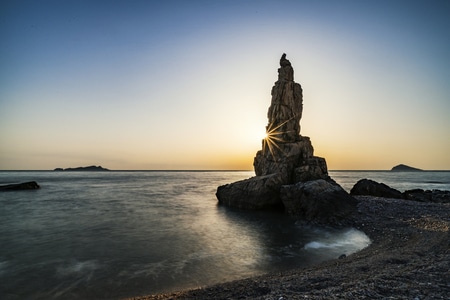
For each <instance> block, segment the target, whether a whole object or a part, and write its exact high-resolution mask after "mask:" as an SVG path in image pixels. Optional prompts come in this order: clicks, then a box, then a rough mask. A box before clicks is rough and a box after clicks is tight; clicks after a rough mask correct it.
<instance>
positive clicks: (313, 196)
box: [280, 179, 358, 223]
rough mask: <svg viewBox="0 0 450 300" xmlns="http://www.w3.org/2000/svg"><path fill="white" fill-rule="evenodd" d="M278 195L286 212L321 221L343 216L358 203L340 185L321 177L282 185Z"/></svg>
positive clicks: (331, 221)
mask: <svg viewBox="0 0 450 300" xmlns="http://www.w3.org/2000/svg"><path fill="white" fill-rule="evenodd" d="M280 197H281V201H282V202H283V204H284V207H285V210H286V212H287V213H288V214H290V215H294V216H299V217H301V218H302V219H303V220H306V221H315V222H323V223H333V222H335V221H337V220H339V219H342V218H345V217H346V216H348V215H349V214H351V213H352V212H354V211H355V210H356V205H357V203H358V201H357V200H356V199H355V198H353V197H352V196H350V195H349V194H348V193H347V192H346V191H345V190H344V189H343V188H342V187H341V186H339V185H337V184H335V183H333V182H331V181H326V180H323V179H318V180H312V181H307V182H299V183H296V184H292V185H283V186H282V187H281V190H280Z"/></svg>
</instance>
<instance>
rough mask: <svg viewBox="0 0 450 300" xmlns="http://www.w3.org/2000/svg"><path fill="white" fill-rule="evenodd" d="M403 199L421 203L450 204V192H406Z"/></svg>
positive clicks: (419, 190) (420, 190) (414, 190)
mask: <svg viewBox="0 0 450 300" xmlns="http://www.w3.org/2000/svg"><path fill="white" fill-rule="evenodd" d="M403 198H405V199H406V200H412V201H419V202H434V203H450V191H441V190H426V191H424V190H422V189H413V190H407V191H404V192H403Z"/></svg>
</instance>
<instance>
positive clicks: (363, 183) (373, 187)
mask: <svg viewBox="0 0 450 300" xmlns="http://www.w3.org/2000/svg"><path fill="white" fill-rule="evenodd" d="M350 195H355V196H357V195H370V196H376V197H384V198H397V199H402V198H403V195H402V193H401V192H400V191H397V190H396V189H393V188H391V187H389V186H387V185H386V184H384V183H378V182H376V181H373V180H370V179H361V180H359V181H358V182H357V183H356V184H355V185H354V186H353V188H352V189H351V190H350Z"/></svg>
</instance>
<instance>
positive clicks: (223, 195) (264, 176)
mask: <svg viewBox="0 0 450 300" xmlns="http://www.w3.org/2000/svg"><path fill="white" fill-rule="evenodd" d="M271 95H272V99H271V104H270V107H269V109H268V113H267V117H268V125H267V126H266V138H265V139H263V140H262V149H261V150H259V151H258V152H257V153H256V156H255V158H254V162H253V166H254V169H255V174H256V176H255V177H252V178H249V179H246V180H242V181H238V182H234V183H230V184H227V185H223V186H220V187H218V189H217V193H216V196H217V199H218V201H219V203H220V204H224V205H227V206H233V207H238V208H245V209H270V208H273V207H285V209H286V211H287V212H288V213H290V214H298V215H301V216H304V217H306V218H308V219H312V218H314V217H318V218H319V217H324V218H325V219H331V218H332V215H333V214H334V215H335V217H338V216H342V215H345V213H343V211H340V210H339V209H336V208H339V207H346V209H345V211H346V212H347V211H348V210H350V207H353V209H355V208H356V201H352V200H350V198H351V196H349V195H348V193H347V192H345V191H344V190H343V189H342V188H341V187H340V186H339V185H337V183H335V182H334V181H333V180H332V179H331V178H330V177H329V176H328V169H327V163H326V160H325V158H322V157H317V156H314V148H313V146H312V144H311V140H310V138H309V137H307V136H302V135H301V134H300V119H301V117H302V113H303V90H302V87H301V85H300V84H298V83H296V82H294V70H293V68H292V65H291V63H290V61H289V60H287V59H286V54H283V56H282V57H281V59H280V68H279V69H278V80H277V81H276V82H275V85H274V86H273V88H272V92H271ZM307 182H310V184H308V185H306V186H302V187H301V188H300V186H301V185H300V183H302V184H303V183H307ZM297 183H299V185H298V186H297V185H296V184H297ZM290 186H292V187H290ZM299 188H300V190H301V191H304V192H294V191H297V190H298V189H299ZM291 190H292V191H291ZM282 191H283V192H282ZM305 194H308V196H307V197H306V196H305ZM344 194H345V196H344ZM333 197H334V198H333ZM332 198H333V199H334V200H332ZM317 199H318V200H317ZM315 201H319V202H317V203H316V204H314V202H315ZM333 201H334V202H333ZM342 201H343V203H341V202H342ZM332 202H333V203H332ZM327 203H328V204H329V205H330V206H331V207H333V209H331V210H327V211H324V212H320V211H319V210H321V209H325V206H326V205H328V204H327ZM331 203H332V204H331ZM339 203H341V204H339ZM300 206H301V209H297V208H298V207H300ZM305 207H306V208H307V210H306V211H307V212H306V211H305V210H304V209H305ZM314 207H315V208H314ZM305 212H306V213H305ZM325 216H326V217H325Z"/></svg>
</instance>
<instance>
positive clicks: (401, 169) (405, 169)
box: [391, 164, 423, 172]
mask: <svg viewBox="0 0 450 300" xmlns="http://www.w3.org/2000/svg"><path fill="white" fill-rule="evenodd" d="M391 171H397V172H416V171H423V170H422V169H418V168H413V167H410V166H407V165H403V164H400V165H398V166H395V167H393V168H392V169H391Z"/></svg>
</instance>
